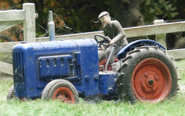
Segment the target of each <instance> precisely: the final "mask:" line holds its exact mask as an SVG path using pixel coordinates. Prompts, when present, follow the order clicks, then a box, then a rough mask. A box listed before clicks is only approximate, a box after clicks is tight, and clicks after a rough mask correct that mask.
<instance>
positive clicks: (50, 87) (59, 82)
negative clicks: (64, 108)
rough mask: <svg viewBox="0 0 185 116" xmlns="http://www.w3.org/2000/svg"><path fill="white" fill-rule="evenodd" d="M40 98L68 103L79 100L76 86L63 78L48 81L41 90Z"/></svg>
mask: <svg viewBox="0 0 185 116" xmlns="http://www.w3.org/2000/svg"><path fill="white" fill-rule="evenodd" d="M41 99H43V100H59V101H62V102H65V103H70V104H74V103H78V102H79V96H78V92H77V90H76V88H75V87H74V86H73V85H72V84H71V83H70V82H69V81H67V80H63V79H56V80H53V81H51V82H49V83H48V84H47V85H46V87H45V88H44V90H43V92H42V96H41Z"/></svg>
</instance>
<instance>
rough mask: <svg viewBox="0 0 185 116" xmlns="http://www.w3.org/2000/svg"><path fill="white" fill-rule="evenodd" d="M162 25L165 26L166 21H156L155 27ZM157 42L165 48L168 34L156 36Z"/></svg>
mask: <svg viewBox="0 0 185 116" xmlns="http://www.w3.org/2000/svg"><path fill="white" fill-rule="evenodd" d="M160 24H164V20H163V19H161V20H154V25H160ZM155 40H156V41H157V42H159V43H161V44H162V45H163V46H164V47H165V48H166V47H167V46H166V34H158V35H155Z"/></svg>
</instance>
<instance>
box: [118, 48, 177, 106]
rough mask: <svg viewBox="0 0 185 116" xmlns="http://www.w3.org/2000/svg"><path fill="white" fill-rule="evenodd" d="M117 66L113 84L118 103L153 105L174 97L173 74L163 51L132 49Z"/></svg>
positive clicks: (175, 76) (174, 77)
mask: <svg viewBox="0 0 185 116" xmlns="http://www.w3.org/2000/svg"><path fill="white" fill-rule="evenodd" d="M121 63H122V66H121V68H120V69H119V71H118V72H119V76H118V79H117V81H116V82H117V85H118V89H117V93H118V95H119V97H120V98H121V99H122V100H124V101H128V102H131V103H134V102H136V101H141V102H152V103H156V102H160V101H163V100H165V99H168V98H170V97H171V96H173V95H174V94H176V91H177V72H176V69H175V66H174V64H173V61H172V60H171V58H170V57H169V56H168V55H167V54H166V52H165V51H164V50H161V49H159V48H157V47H145V46H143V47H140V48H136V49H134V50H133V51H131V52H129V53H128V54H127V56H126V58H124V59H122V60H121Z"/></svg>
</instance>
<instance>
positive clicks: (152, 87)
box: [7, 38, 179, 103]
mask: <svg viewBox="0 0 185 116" xmlns="http://www.w3.org/2000/svg"><path fill="white" fill-rule="evenodd" d="M104 39H105V38H104ZM104 39H103V40H102V41H99V40H98V39H96V38H95V39H90V38H89V39H88V38H86V39H79V40H61V41H49V42H36V43H22V44H18V45H15V46H14V47H13V50H12V58H13V82H14V85H13V86H12V87H11V88H10V90H9V92H8V95H7V99H12V98H15V97H16V98H19V99H36V98H41V99H44V100H59V101H62V102H65V103H78V102H79V97H82V98H89V97H91V98H93V97H94V98H95V97H100V98H102V99H111V98H115V97H116V98H117V99H119V100H121V101H128V102H131V103H133V102H137V101H141V102H152V103H153V102H154V103H156V102H160V101H164V100H165V99H168V98H170V97H171V96H173V95H175V94H176V92H177V88H178V78H179V77H178V74H177V71H176V67H175V65H174V63H173V58H172V57H171V56H169V55H168V54H167V52H166V49H165V47H163V46H162V45H161V44H160V43H157V42H155V41H153V40H148V39H143V40H137V41H134V42H131V43H129V44H128V45H126V46H125V47H124V48H122V50H121V51H120V52H119V53H118V54H117V59H118V60H116V61H115V63H113V64H112V69H110V70H109V69H108V68H107V67H108V65H107V63H106V65H103V66H102V65H99V60H98V46H99V45H98V44H102V43H103V42H104V41H106V40H104ZM109 57H111V55H110V56H109ZM107 62H108V60H107ZM100 68H101V69H100Z"/></svg>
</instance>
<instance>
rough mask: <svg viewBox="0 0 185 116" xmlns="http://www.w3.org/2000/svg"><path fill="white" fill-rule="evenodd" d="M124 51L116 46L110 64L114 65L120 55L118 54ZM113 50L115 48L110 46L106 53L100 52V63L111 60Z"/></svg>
mask: <svg viewBox="0 0 185 116" xmlns="http://www.w3.org/2000/svg"><path fill="white" fill-rule="evenodd" d="M121 49H122V47H121V46H116V47H115V49H114V51H113V53H112V56H111V57H110V61H109V64H112V63H114V61H115V58H116V55H117V54H118V52H119V51H120V50H121ZM112 50H113V46H109V47H108V48H107V49H106V50H105V51H102V50H99V51H98V58H99V62H101V61H102V60H103V59H107V60H108V58H109V55H110V53H111V51H112Z"/></svg>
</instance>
